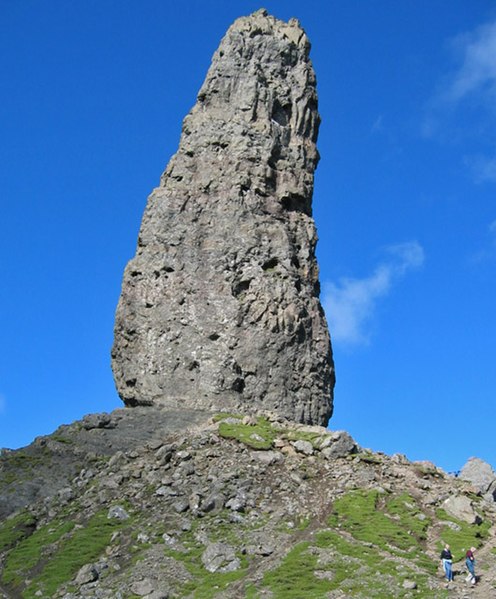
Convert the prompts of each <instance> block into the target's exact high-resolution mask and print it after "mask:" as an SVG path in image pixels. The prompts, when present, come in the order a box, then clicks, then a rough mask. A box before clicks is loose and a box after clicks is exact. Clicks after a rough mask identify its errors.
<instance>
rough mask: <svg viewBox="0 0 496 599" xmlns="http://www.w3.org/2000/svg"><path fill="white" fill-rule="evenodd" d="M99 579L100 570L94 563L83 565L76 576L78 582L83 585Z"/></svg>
mask: <svg viewBox="0 0 496 599" xmlns="http://www.w3.org/2000/svg"><path fill="white" fill-rule="evenodd" d="M95 580H98V570H97V569H96V567H95V565H94V564H86V565H85V566H83V567H82V568H81V569H80V570H79V572H78V573H77V576H76V584H79V585H83V584H89V583H90V582H95Z"/></svg>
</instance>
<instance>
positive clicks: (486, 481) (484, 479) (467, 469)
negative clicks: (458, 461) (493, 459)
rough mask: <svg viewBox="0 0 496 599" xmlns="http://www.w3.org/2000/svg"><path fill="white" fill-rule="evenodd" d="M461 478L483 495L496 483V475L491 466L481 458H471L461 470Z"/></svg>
mask: <svg viewBox="0 0 496 599" xmlns="http://www.w3.org/2000/svg"><path fill="white" fill-rule="evenodd" d="M459 478H461V479H462V480H467V481H469V482H471V483H472V485H473V486H474V487H476V488H477V489H478V490H479V491H480V492H481V493H487V492H488V491H489V488H490V487H491V485H492V484H493V483H494V482H496V473H495V472H494V470H493V469H492V467H491V465H490V464H488V463H487V462H484V460H481V459H480V458H470V459H469V460H468V461H467V463H466V464H465V466H463V468H462V469H461V470H460V474H459Z"/></svg>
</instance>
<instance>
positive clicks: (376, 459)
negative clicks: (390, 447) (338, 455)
mask: <svg viewBox="0 0 496 599" xmlns="http://www.w3.org/2000/svg"><path fill="white" fill-rule="evenodd" d="M353 458H358V459H359V460H360V462H365V464H382V459H381V457H380V456H378V455H377V454H375V453H372V452H371V451H363V452H361V453H357V454H355V455H353Z"/></svg>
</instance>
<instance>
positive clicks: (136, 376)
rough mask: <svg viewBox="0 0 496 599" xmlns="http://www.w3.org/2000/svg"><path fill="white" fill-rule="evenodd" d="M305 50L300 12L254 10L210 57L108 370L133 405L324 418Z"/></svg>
mask: <svg viewBox="0 0 496 599" xmlns="http://www.w3.org/2000/svg"><path fill="white" fill-rule="evenodd" d="M309 50H310V43H309V41H308V38H307V36H306V35H305V32H304V31H303V30H302V29H301V27H300V25H299V23H298V22H297V21H296V20H294V19H292V20H290V21H289V23H284V22H282V21H279V20H277V19H275V18H274V17H272V16H269V15H268V14H267V12H266V11H265V10H259V11H258V12H256V13H254V14H253V15H251V16H249V17H243V18H240V19H238V20H237V21H236V22H235V23H234V24H233V25H232V26H231V27H230V29H229V30H228V32H227V34H226V36H225V37H224V39H223V40H222V42H221V44H220V46H219V49H218V50H217V52H216V53H215V54H214V57H213V60H212V65H211V67H210V69H209V71H208V74H207V77H206V79H205V82H204V84H203V86H202V88H201V89H200V92H199V94H198V99H197V102H196V104H195V106H194V107H193V109H192V110H191V112H190V113H189V114H188V115H187V116H186V118H185V119H184V122H183V130H182V135H181V141H180V144H179V149H178V151H177V153H176V154H175V155H174V156H173V157H172V159H171V161H170V162H169V165H168V166H167V168H166V170H165V172H164V174H163V175H162V178H161V183H160V186H159V187H158V188H156V189H155V190H153V192H152V194H151V195H150V197H149V198H148V203H147V206H146V210H145V213H144V216H143V221H142V224H141V230H140V233H139V238H138V247H137V250H136V255H135V257H134V258H133V259H132V260H131V261H130V262H129V264H128V265H127V267H126V270H125V273H124V280H123V284H122V294H121V297H120V300H119V305H118V307H117V314H116V321H115V340H114V346H113V349H112V367H113V371H114V378H115V382H116V385H117V389H118V392H119V394H120V396H121V398H122V400H123V401H124V403H125V404H126V405H129V406H134V405H147V404H158V405H162V406H164V407H171V408H172V407H174V408H177V407H181V406H184V407H185V408H198V409H209V410H224V411H226V410H227V411H228V410H240V411H243V412H254V411H257V410H260V409H265V410H271V411H274V412H276V413H279V414H280V415H282V416H285V417H287V418H289V419H291V420H294V421H299V422H305V423H315V424H327V421H328V419H329V417H330V415H331V413H332V392H333V387H334V370H333V362H332V354H331V345H330V339H329V333H328V329H327V325H326V321H325V316H324V313H323V310H322V307H321V304H320V301H319V281H318V267H317V262H316V258H315V245H316V242H317V236H316V231H315V224H314V221H313V218H312V206H311V203H312V193H313V178H314V176H313V174H314V170H315V167H316V166H317V162H318V158H319V156H318V152H317V149H316V146H315V142H316V139H317V133H318V128H319V120H320V119H319V115H318V112H317V94H316V90H315V74H314V71H313V68H312V64H311V62H310V60H309Z"/></svg>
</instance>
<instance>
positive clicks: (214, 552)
mask: <svg viewBox="0 0 496 599" xmlns="http://www.w3.org/2000/svg"><path fill="white" fill-rule="evenodd" d="M201 560H202V563H203V565H204V567H205V569H206V570H208V571H209V572H234V571H235V570H238V569H239V568H240V567H241V562H240V560H239V558H237V557H236V553H235V551H234V548H233V547H231V545H227V544H226V543H210V544H209V545H207V548H206V549H205V551H204V552H203V554H202V557H201Z"/></svg>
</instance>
